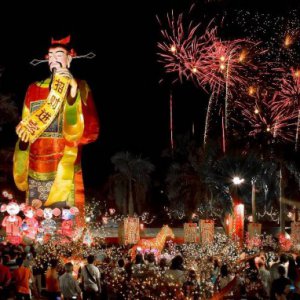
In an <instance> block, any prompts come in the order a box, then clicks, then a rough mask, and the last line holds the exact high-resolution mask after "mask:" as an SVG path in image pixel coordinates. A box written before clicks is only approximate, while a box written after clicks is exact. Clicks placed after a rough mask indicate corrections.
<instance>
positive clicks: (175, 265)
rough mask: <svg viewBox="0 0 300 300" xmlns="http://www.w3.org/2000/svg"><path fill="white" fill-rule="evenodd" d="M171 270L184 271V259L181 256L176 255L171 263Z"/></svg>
mask: <svg viewBox="0 0 300 300" xmlns="http://www.w3.org/2000/svg"><path fill="white" fill-rule="evenodd" d="M170 269H171V270H182V269H183V258H182V256H181V255H176V256H175V257H174V258H173V259H172V261H171V266H170Z"/></svg>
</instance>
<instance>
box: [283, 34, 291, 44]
mask: <svg viewBox="0 0 300 300" xmlns="http://www.w3.org/2000/svg"><path fill="white" fill-rule="evenodd" d="M292 43H293V40H292V37H291V36H290V35H287V36H286V37H285V40H284V46H285V47H289V46H290V45H291V44H292Z"/></svg>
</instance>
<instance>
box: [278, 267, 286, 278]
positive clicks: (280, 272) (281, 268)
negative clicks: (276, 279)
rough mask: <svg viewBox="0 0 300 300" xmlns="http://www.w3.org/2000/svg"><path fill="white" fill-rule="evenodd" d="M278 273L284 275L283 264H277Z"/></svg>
mask: <svg viewBox="0 0 300 300" xmlns="http://www.w3.org/2000/svg"><path fill="white" fill-rule="evenodd" d="M278 274H279V275H280V276H284V275H285V268H284V266H279V267H278Z"/></svg>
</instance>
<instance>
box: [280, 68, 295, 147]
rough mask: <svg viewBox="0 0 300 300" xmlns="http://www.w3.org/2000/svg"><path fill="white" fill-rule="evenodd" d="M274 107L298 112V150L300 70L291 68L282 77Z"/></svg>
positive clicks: (292, 112)
mask: <svg viewBox="0 0 300 300" xmlns="http://www.w3.org/2000/svg"><path fill="white" fill-rule="evenodd" d="M274 109H276V110H287V111H290V113H291V114H292V115H293V114H295V113H296V114H297V122H296V124H297V125H296V134H295V151H297V150H298V143H299V126H300V71H299V70H298V69H296V70H295V69H293V68H291V72H287V73H285V76H284V77H283V78H282V79H281V84H280V90H279V100H278V101H277V102H276V103H275V105H274Z"/></svg>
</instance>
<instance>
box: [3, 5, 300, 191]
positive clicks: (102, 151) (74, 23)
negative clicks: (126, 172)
mask: <svg viewBox="0 0 300 300" xmlns="http://www.w3.org/2000/svg"><path fill="white" fill-rule="evenodd" d="M297 2H299V1H280V3H279V4H274V1H266V0H260V1H256V0H255V1H253V0H252V1H248V0H240V1H237V0H236V1H229V0H228V1H221V0H219V1H210V2H209V1H208V2H206V1H205V2H204V3H203V1H198V2H196V4H197V9H198V10H200V11H201V12H202V13H203V14H204V17H205V18H206V20H208V19H209V18H211V17H213V16H214V15H219V16H220V15H221V14H223V13H224V12H225V11H227V10H228V11H230V10H232V9H251V10H259V11H265V12H271V13H274V14H279V13H282V14H284V13H285V12H288V11H289V10H290V9H292V8H295V7H296V6H297V4H296V3H297ZM103 3H105V5H104V4H103ZM192 3H193V1H189V0H173V1H171V0H160V1H158V0H155V1H154V0H150V1H143V0H141V1H111V2H110V3H107V1H105V2H104V1H99V3H97V5H95V4H93V5H89V4H88V3H87V2H85V6H84V7H82V6H76V7H73V8H72V9H71V10H70V11H68V9H67V6H64V7H62V6H61V4H59V3H53V4H51V3H50V2H49V3H47V5H44V7H40V6H34V7H32V8H31V7H27V8H26V10H24V13H23V15H22V17H21V18H19V17H18V23H19V24H20V23H21V24H22V26H19V27H17V28H15V29H14V28H13V27H16V26H15V25H14V26H11V24H12V22H14V18H16V17H17V16H15V14H14V9H13V8H12V9H11V10H7V11H5V10H4V11H2V14H4V15H6V16H8V17H9V20H10V21H9V22H7V20H5V19H1V20H0V22H1V23H0V24H1V27H0V38H1V45H2V46H1V47H0V65H2V66H4V67H5V72H4V74H3V77H2V81H1V90H2V91H3V92H13V93H14V95H15V96H14V99H15V101H16V103H17V105H18V108H19V110H20V112H21V107H22V103H23V99H24V95H25V91H26V87H27V86H28V84H29V83H30V82H32V81H34V80H38V79H42V78H44V77H47V75H48V67H47V65H46V64H43V65H40V66H37V67H32V66H30V65H29V61H30V60H32V59H33V58H43V56H44V55H45V54H46V52H47V46H48V43H49V41H50V38H51V36H63V35H67V34H69V33H70V34H71V35H72V40H73V42H74V48H75V50H76V51H77V53H78V54H85V53H88V52H89V51H93V52H95V53H96V55H97V57H96V58H95V59H94V60H80V61H74V62H73V64H72V67H71V70H72V73H73V74H74V76H75V77H78V78H82V79H86V80H87V82H88V83H89V84H90V86H91V89H92V91H93V94H94V98H95V102H96V106H97V110H98V113H99V118H100V122H101V134H100V137H99V139H98V141H97V142H96V143H94V144H90V145H88V146H85V148H84V153H83V158H84V159H83V169H84V178H85V181H86V183H87V184H88V185H90V186H97V185H99V184H101V182H103V181H104V180H105V178H106V177H107V175H108V174H109V173H110V172H111V168H112V166H111V163H110V157H111V156H112V155H113V154H114V153H116V152H118V151H129V152H132V153H134V154H137V155H139V154H141V155H142V157H145V158H149V159H150V160H151V161H152V162H153V163H157V162H158V161H159V156H160V154H161V152H162V150H163V149H165V148H166V147H168V145H169V111H168V104H169V93H170V90H172V91H173V98H174V126H175V128H174V131H175V134H178V133H184V132H187V131H188V130H191V127H192V123H193V122H195V126H196V134H198V135H202V132H203V130H202V128H203V125H204V116H205V109H206V104H207V101H208V95H206V94H205V93H203V92H201V91H200V89H197V88H196V87H194V86H193V84H192V83H184V84H183V85H180V84H179V83H178V84H176V85H174V86H171V84H170V82H171V81H170V80H165V81H164V82H163V83H159V81H160V80H161V79H162V78H165V77H166V76H165V74H164V71H163V68H162V66H161V65H160V64H159V63H158V62H157V54H156V53H157V42H158V40H159V39H160V34H159V30H160V27H159V25H158V22H157V20H156V15H158V16H159V17H160V18H161V19H164V18H165V16H166V13H167V12H170V11H171V9H175V11H176V12H177V13H180V12H182V11H187V10H188V9H189V7H190V5H191V4H192ZM52 5H53V7H51V6H52ZM68 5H72V4H71V3H70V4H68ZM29 20H30V21H29ZM195 21H197V20H195ZM198 21H201V18H199V20H198ZM2 134H3V135H4V136H5V142H4V143H2V142H1V147H2V146H4V147H6V146H12V145H14V143H15V141H16V135H15V134H14V131H13V128H12V127H7V128H6V127H5V132H4V133H2Z"/></svg>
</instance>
